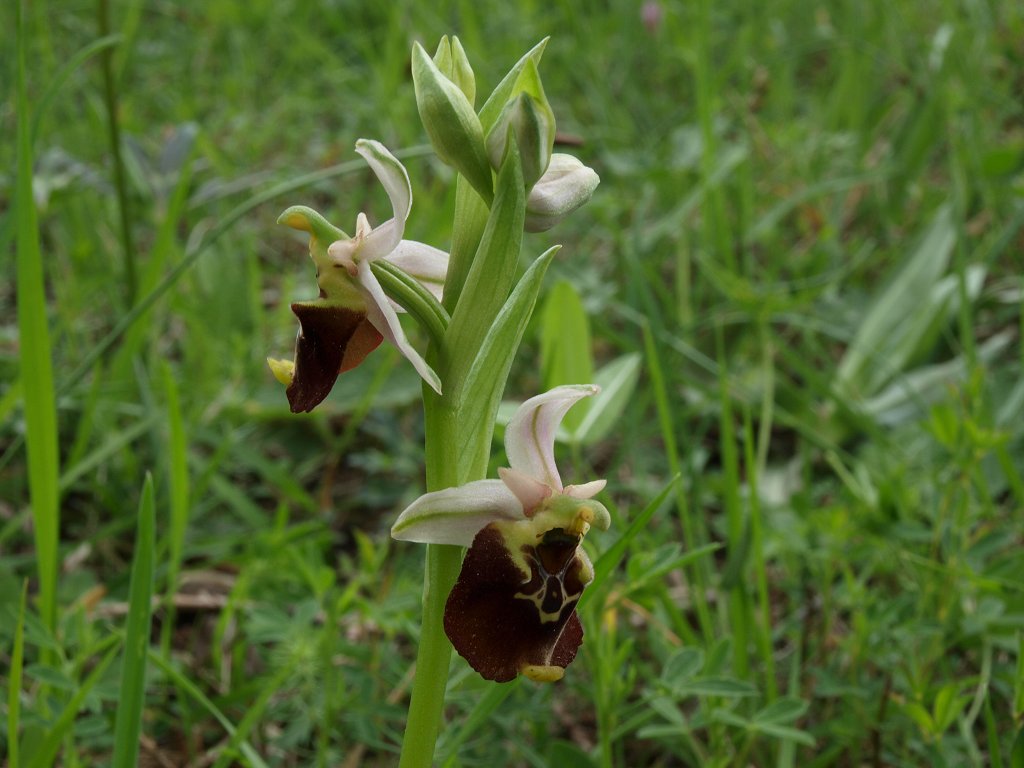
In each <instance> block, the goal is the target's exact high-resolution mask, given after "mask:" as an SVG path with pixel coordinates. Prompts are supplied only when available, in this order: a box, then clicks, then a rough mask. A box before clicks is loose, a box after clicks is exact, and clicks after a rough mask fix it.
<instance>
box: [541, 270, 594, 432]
mask: <svg viewBox="0 0 1024 768" xmlns="http://www.w3.org/2000/svg"><path fill="white" fill-rule="evenodd" d="M540 362H541V370H542V371H543V381H544V389H545V390H550V389H554V388H555V387H559V386H561V385H563V384H590V383H593V382H594V361H593V358H592V356H591V353H590V322H589V320H588V319H587V313H586V312H585V311H584V310H583V302H582V301H581V300H580V295H579V293H577V292H576V289H575V288H574V287H573V285H572V283H570V282H569V281H567V280H559V281H558V282H557V283H555V284H554V286H552V288H551V291H550V292H549V293H548V296H547V298H546V299H545V300H544V309H543V312H542V314H541V332H540ZM598 397H600V395H597V396H596V397H594V398H587V400H585V401H583V402H580V403H577V405H576V406H575V407H574V408H572V409H571V410H570V411H569V412H568V413H567V414H566V415H565V418H564V419H563V420H562V426H563V427H564V428H565V429H566V430H568V431H569V433H570V434H573V435H575V433H576V432H577V430H578V429H579V426H580V424H581V423H582V421H583V417H584V416H585V415H586V414H587V413H589V411H590V408H591V407H592V404H591V402H590V401H591V400H596V399H597V398H598Z"/></svg>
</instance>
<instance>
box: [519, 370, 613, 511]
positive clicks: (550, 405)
mask: <svg viewBox="0 0 1024 768" xmlns="http://www.w3.org/2000/svg"><path fill="white" fill-rule="evenodd" d="M599 391H600V387H597V386H595V385H593V384H576V385H569V386H564V387H555V388H554V389H552V390H551V391H549V392H545V393H544V394H543V395H537V396H536V397H531V398H530V399H529V400H527V401H526V402H525V403H523V404H522V405H521V406H519V410H517V411H516V413H515V415H514V416H513V417H512V420H511V421H510V422H509V423H508V426H507V427H506V428H505V452H506V453H507V454H508V461H509V464H510V465H511V467H512V469H514V470H516V471H518V472H522V473H524V474H527V475H529V476H530V477H533V478H534V479H536V480H539V481H541V482H542V483H546V484H547V485H549V486H551V488H553V489H554V490H555V491H561V490H562V479H561V477H559V475H558V467H556V466H555V432H557V431H558V425H559V424H560V423H561V422H562V418H563V417H564V416H565V414H566V412H567V411H568V410H569V409H570V408H571V407H572V406H573V404H574V403H576V402H577V401H579V400H582V399H583V398H584V397H590V396H591V395H596V394H597V393H598V392H599Z"/></svg>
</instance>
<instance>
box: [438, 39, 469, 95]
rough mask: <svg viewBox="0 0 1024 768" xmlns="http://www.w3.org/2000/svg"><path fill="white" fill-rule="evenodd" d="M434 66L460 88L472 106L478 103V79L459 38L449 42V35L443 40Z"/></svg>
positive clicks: (439, 45)
mask: <svg viewBox="0 0 1024 768" xmlns="http://www.w3.org/2000/svg"><path fill="white" fill-rule="evenodd" d="M434 64H436V65H437V68H438V69H439V70H440V71H441V74H442V75H444V76H445V77H447V78H448V79H449V80H451V81H452V82H453V83H455V85H457V86H458V87H459V90H460V91H462V92H463V93H464V94H465V96H466V98H467V99H468V100H469V103H470V104H473V103H474V102H475V101H476V77H475V76H474V75H473V68H472V67H471V66H470V65H469V58H468V57H467V56H466V51H465V50H464V49H463V47H462V43H460V42H459V38H457V37H454V36H453V37H452V39H451V41H449V40H448V35H444V36H443V37H442V38H441V42H440V43H438V45H437V52H436V53H435V54H434Z"/></svg>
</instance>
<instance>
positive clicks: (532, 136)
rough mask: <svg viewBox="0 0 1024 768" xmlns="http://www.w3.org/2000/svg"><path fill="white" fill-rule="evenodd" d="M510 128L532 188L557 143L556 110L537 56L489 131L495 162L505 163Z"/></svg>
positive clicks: (490, 153) (526, 181)
mask: <svg viewBox="0 0 1024 768" xmlns="http://www.w3.org/2000/svg"><path fill="white" fill-rule="evenodd" d="M509 131H511V132H512V135H513V136H515V139H516V144H517V145H518V146H519V152H520V155H521V157H522V161H523V183H524V184H525V185H526V189H528V190H529V189H530V188H531V187H532V186H533V185H534V184H535V183H536V182H537V181H538V179H540V177H541V176H543V175H544V171H545V170H547V167H548V163H549V162H550V161H551V152H552V150H553V149H554V146H555V113H554V112H553V111H552V110H551V105H550V104H549V103H548V100H547V96H545V95H544V86H543V85H541V81H540V73H539V72H538V71H537V65H536V63H535V62H534V61H533V60H530V61H528V62H527V63H526V66H525V67H523V70H522V72H521V73H520V75H519V79H518V80H517V82H516V85H515V88H514V89H513V91H512V96H511V97H510V98H509V100H508V102H506V104H505V106H504V107H503V108H502V110H501V113H500V114H499V115H498V119H497V120H496V121H495V123H494V127H493V128H492V129H491V131H490V133H489V134H488V135H487V154H488V156H489V157H490V159H491V165H492V166H493V167H495V168H498V167H500V166H501V160H502V158H503V157H504V156H505V147H506V145H507V144H508V135H509Z"/></svg>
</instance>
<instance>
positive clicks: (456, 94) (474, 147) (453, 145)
mask: <svg viewBox="0 0 1024 768" xmlns="http://www.w3.org/2000/svg"><path fill="white" fill-rule="evenodd" d="M452 58H453V61H454V59H455V58H457V56H455V55H453V57H452ZM412 80H413V85H414V87H415V90H416V106H417V107H418V109H419V112H420V119H421V120H422V121H423V127H424V128H425V129H426V131H427V136H429V137H430V143H431V144H432V145H433V146H434V151H435V152H437V156H438V157H440V158H441V159H442V160H443V161H444V162H446V163H448V164H449V165H451V166H452V167H454V168H455V170H457V171H458V172H459V173H461V174H462V175H463V176H465V177H466V180H467V181H469V183H470V184H472V185H473V188H474V189H475V190H476V191H477V193H478V194H479V195H480V196H481V197H483V198H484V200H486V201H490V199H491V198H492V197H493V195H494V186H493V183H492V180H491V164H490V163H489V162H488V160H487V153H486V151H485V150H484V129H483V127H482V126H481V125H480V118H479V117H477V114H476V112H474V111H473V105H472V104H471V103H470V101H469V99H468V98H467V97H466V94H465V93H463V92H462V90H461V89H460V88H459V86H457V85H456V84H455V83H453V82H452V81H451V80H449V79H448V78H447V77H446V76H445V75H444V74H443V73H442V72H441V70H440V69H438V68H437V65H436V64H435V63H434V62H433V60H432V59H431V58H430V56H428V55H427V52H426V51H424V50H423V47H422V46H421V45H420V44H419V43H417V44H416V45H415V46H413V49H412Z"/></svg>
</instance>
